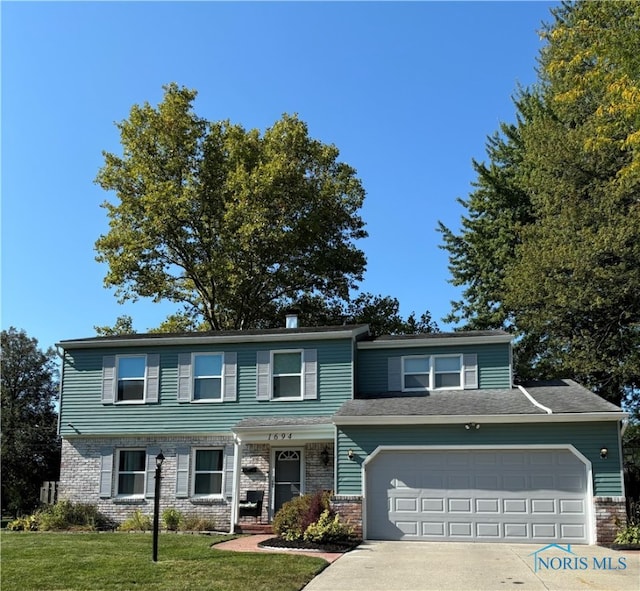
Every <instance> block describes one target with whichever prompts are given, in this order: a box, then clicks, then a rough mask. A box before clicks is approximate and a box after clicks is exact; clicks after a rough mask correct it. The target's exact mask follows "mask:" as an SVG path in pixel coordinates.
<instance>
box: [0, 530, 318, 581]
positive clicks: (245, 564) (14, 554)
mask: <svg viewBox="0 0 640 591" xmlns="http://www.w3.org/2000/svg"><path fill="white" fill-rule="evenodd" d="M226 539H229V538H228V536H202V535H178V534H161V535H160V538H159V542H158V548H159V550H158V562H157V563H154V562H153V561H152V560H151V552H152V548H151V544H152V537H151V535H149V534H125V533H101V534H66V533H25V532H15V533H4V532H3V534H2V538H1V541H2V551H1V554H0V563H1V573H2V584H1V588H2V591H53V590H58V591H98V590H100V591H102V590H105V591H107V590H108V591H129V590H131V589H140V590H144V591H176V590H177V589H180V590H185V591H247V589H251V591H273V590H274V589H278V591H299V590H300V589H302V587H304V586H305V585H306V584H307V583H308V582H309V581H310V580H311V579H312V578H313V577H314V576H315V575H316V574H318V573H319V572H320V571H321V570H322V569H323V568H324V567H325V566H326V565H327V563H326V562H325V561H324V560H322V559H321V558H313V557H309V556H300V555H293V554H292V555H288V554H266V553H265V554H258V553H249V552H247V553H245V552H230V551H224V550H215V549H212V548H211V544H213V543H217V542H221V541H224V540H226Z"/></svg>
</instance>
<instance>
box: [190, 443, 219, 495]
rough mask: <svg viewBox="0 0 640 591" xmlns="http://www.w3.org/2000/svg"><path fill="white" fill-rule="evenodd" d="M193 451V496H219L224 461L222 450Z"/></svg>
mask: <svg viewBox="0 0 640 591" xmlns="http://www.w3.org/2000/svg"><path fill="white" fill-rule="evenodd" d="M193 453H194V462H193V466H194V469H193V496H195V497H212V496H221V495H222V474H223V472H222V470H223V462H224V457H223V453H222V450H221V449H195V450H194V452H193Z"/></svg>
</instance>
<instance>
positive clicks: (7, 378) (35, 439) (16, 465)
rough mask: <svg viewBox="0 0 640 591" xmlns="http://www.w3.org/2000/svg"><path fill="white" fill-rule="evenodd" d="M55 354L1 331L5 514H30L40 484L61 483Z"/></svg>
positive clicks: (17, 334) (20, 335)
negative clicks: (55, 481) (59, 478)
mask: <svg viewBox="0 0 640 591" xmlns="http://www.w3.org/2000/svg"><path fill="white" fill-rule="evenodd" d="M54 359H55V352H54V351H53V350H52V349H49V350H47V351H41V350H40V349H39V348H38V341H37V340H36V339H33V338H29V337H28V336H27V334H26V333H25V332H24V331H18V330H16V329H15V328H13V327H12V328H9V330H6V331H5V330H3V331H2V378H1V383H2V511H3V513H4V512H5V511H8V512H10V513H12V514H14V515H17V514H19V513H23V512H29V511H31V510H32V509H33V508H34V507H35V506H36V505H37V504H38V501H39V493H40V485H41V483H42V482H43V481H46V480H57V478H58V473H59V469H60V443H59V439H58V435H57V414H56V412H55V409H54V402H55V400H56V397H57V369H56V366H55V361H54Z"/></svg>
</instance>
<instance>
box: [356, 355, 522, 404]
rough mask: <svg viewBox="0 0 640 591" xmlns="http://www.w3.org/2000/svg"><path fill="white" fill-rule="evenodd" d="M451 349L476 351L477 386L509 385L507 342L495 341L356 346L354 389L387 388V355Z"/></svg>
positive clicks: (377, 389)
mask: <svg viewBox="0 0 640 591" xmlns="http://www.w3.org/2000/svg"><path fill="white" fill-rule="evenodd" d="M454 353H461V354H466V353H476V354H477V355H478V371H479V378H478V380H479V387H480V388H509V387H510V386H511V371H510V361H511V360H510V345H509V343H495V344H482V345H462V346H457V347H454V346H438V347H411V348H399V349H360V350H358V367H357V371H358V374H357V375H358V380H357V391H358V392H359V393H362V394H376V393H379V392H386V391H387V367H388V366H387V360H388V359H389V357H401V356H403V355H444V354H454Z"/></svg>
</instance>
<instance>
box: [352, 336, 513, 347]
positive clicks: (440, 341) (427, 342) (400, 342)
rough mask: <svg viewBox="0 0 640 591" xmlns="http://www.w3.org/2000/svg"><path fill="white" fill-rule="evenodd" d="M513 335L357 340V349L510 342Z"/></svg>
mask: <svg viewBox="0 0 640 591" xmlns="http://www.w3.org/2000/svg"><path fill="white" fill-rule="evenodd" d="M511 341H513V336H512V335H510V334H495V335H478V336H464V337H457V336H456V337H454V336H444V335H443V336H441V337H430V338H428V339H427V338H425V339H420V338H418V339H416V338H412V339H393V340H373V341H359V342H358V344H357V347H358V349H406V348H410V347H434V346H438V345H453V344H455V345H478V344H480V345H482V344H488V343H511Z"/></svg>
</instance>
